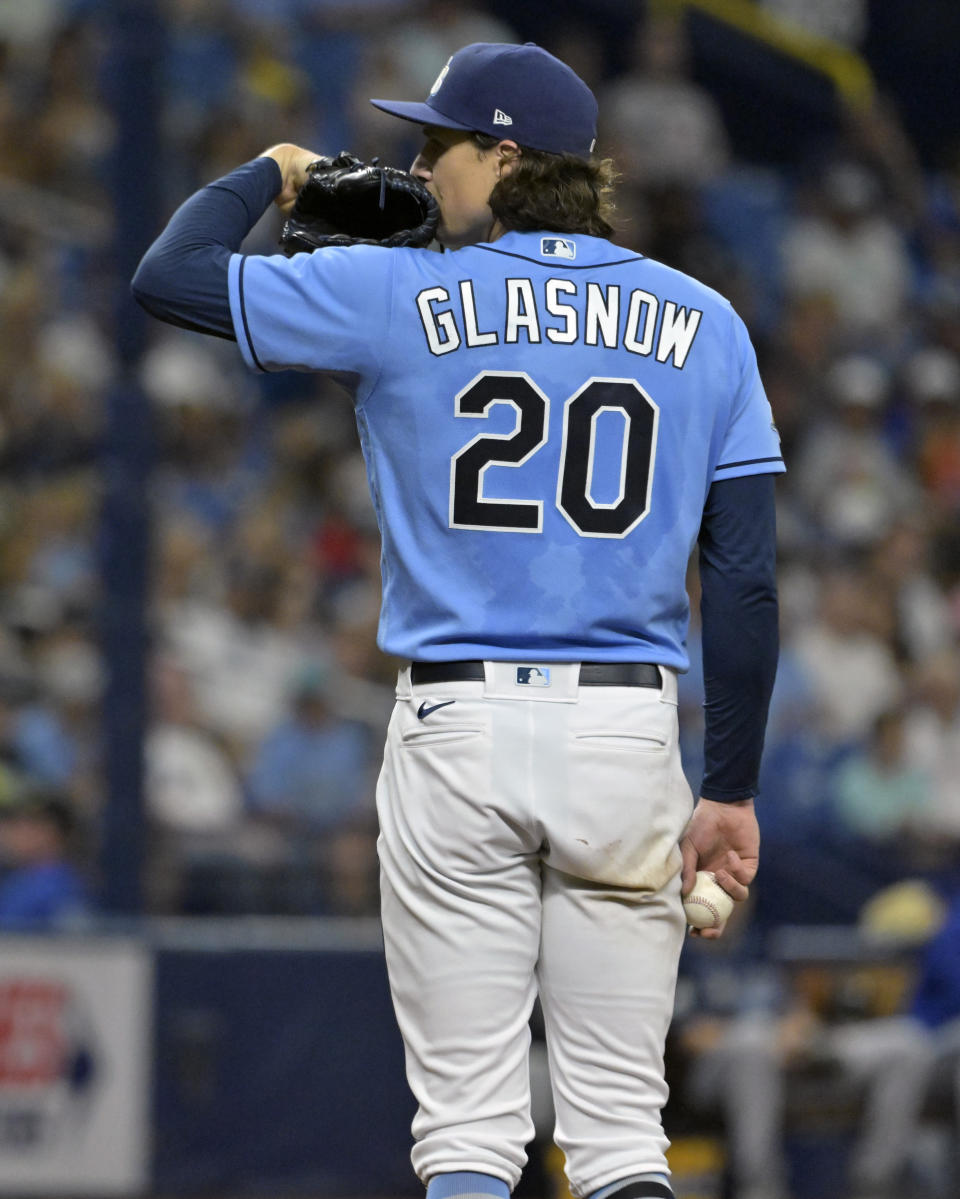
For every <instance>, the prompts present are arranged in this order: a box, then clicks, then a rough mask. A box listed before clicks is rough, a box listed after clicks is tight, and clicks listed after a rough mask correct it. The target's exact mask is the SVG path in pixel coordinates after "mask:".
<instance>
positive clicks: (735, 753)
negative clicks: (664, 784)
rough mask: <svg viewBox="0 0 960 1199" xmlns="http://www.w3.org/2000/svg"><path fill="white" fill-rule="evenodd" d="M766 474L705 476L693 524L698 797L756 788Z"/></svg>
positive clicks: (769, 483) (768, 587)
mask: <svg viewBox="0 0 960 1199" xmlns="http://www.w3.org/2000/svg"><path fill="white" fill-rule="evenodd" d="M774 477H775V476H774V475H750V476H747V477H745V478H736V479H723V480H720V481H718V482H716V483H714V484H713V486H712V487H711V488H710V493H709V495H708V496H707V503H706V505H705V507H704V513H703V523H702V525H701V528H700V538H699V545H700V585H701V589H702V594H701V601H700V611H701V615H702V618H703V674H704V690H705V695H706V698H705V704H704V708H705V713H706V730H705V734H704V763H705V766H704V776H703V785H702V787H701V788H700V794H701V795H702V796H703V797H704V798H705V799H714V800H720V801H721V802H726V803H732V802H733V801H735V800H739V799H751V798H753V797H754V796H756V794H757V778H758V775H759V773H760V756H761V754H762V752H763V738H764V733H765V731H766V724H767V711H768V708H769V706H770V694H771V692H772V691H773V682H774V677H775V676H776V672H777V656H778V653H779V630H778V619H777V584H776V515H775V506H774Z"/></svg>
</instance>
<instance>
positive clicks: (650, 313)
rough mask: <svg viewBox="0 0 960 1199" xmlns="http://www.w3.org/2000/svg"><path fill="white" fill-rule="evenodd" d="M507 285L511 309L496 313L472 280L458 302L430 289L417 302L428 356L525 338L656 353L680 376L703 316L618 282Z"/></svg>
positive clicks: (463, 286)
mask: <svg viewBox="0 0 960 1199" xmlns="http://www.w3.org/2000/svg"><path fill="white" fill-rule="evenodd" d="M505 282H506V296H505V303H504V305H503V307H502V309H501V310H500V311H499V312H496V313H494V312H479V313H478V311H477V302H476V296H475V293H474V284H473V280H472V279H462V280H461V281H460V284H459V295H458V297H457V298H456V299H453V298H452V297H451V294H450V291H449V290H448V289H447V288H445V287H440V286H436V287H426V288H424V289H423V291H421V292H420V293H419V295H418V296H417V301H416V302H417V309H418V311H419V313H420V323H421V324H422V326H423V331H424V334H425V335H426V338H427V345H428V346H429V348H430V353H431V354H434V355H436V356H437V357H439V356H441V355H443V354H450V353H452V352H453V351H454V350H458V349H460V347H461V346H465V347H466V348H467V349H475V348H478V347H480V346H492V345H499V344H501V343H502V344H504V345H510V344H516V343H518V342H520V341H521V339H522V340H523V341H524V342H526V343H527V344H530V345H536V344H539V343H540V342H542V341H543V340H544V339H546V340H547V341H549V342H552V343H553V344H554V345H573V344H575V343H578V344H580V345H587V346H603V347H605V348H606V349H610V350H615V349H618V348H620V347H621V346H622V347H623V349H625V350H627V351H629V352H630V353H632V354H639V355H641V356H642V357H649V356H650V355H651V354H654V353H655V354H656V361H657V362H662V363H667V362H670V363H671V365H673V366H675V367H676V368H677V369H678V370H682V369H683V366H684V363H685V362H686V360H687V356H688V354H689V353H690V350H691V348H692V347H693V343H694V339H695V338H696V335H697V330H698V329H699V327H700V318H701V317H702V316H703V313H702V312H701V311H700V310H699V309H698V308H687V307H683V306H682V305H680V304H677V303H675V302H674V301H673V300H661V299H659V298H658V297H657V296H655V295H653V293H652V292H649V291H644V290H643V288H639V287H635V288H631V289H630V290H626V289H624V288H621V287H620V285H619V284H616V283H614V284H610V285H609V286H606V287H604V286H602V285H601V284H599V283H590V282H587V283H586V284H585V286H582V285H581V284H578V283H577V282H575V281H574V280H573V279H563V278H560V279H546V280H545V281H544V282H543V284H542V287H541V288H540V289H539V290H538V288H537V287H535V286H534V282H533V280H532V279H524V278H519V279H507V280H505ZM571 301H580V303H579V305H578V306H575V305H574V303H571ZM581 309H582V311H581Z"/></svg>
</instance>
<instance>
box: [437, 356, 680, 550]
mask: <svg viewBox="0 0 960 1199" xmlns="http://www.w3.org/2000/svg"><path fill="white" fill-rule="evenodd" d="M503 403H507V404H512V405H513V408H514V409H515V411H516V413H517V421H516V425H515V426H514V429H513V432H512V433H508V434H506V435H504V434H483V433H479V434H477V436H476V437H474V438H473V440H472V441H469V442H468V443H467V444H466V445H465V446H464V447H463V449H462V450H460V451H459V452H458V453H457V454H454V456H453V458H452V459H451V462H450V527H451V528H454V529H498V530H504V531H507V530H509V531H511V532H514V533H539V532H540V531H541V529H542V528H543V501H542V500H520V499H514V500H507V499H496V500H494V499H486V498H485V497H484V494H483V476H484V472H485V471H486V469H487V467H489V466H522V465H523V464H524V463H525V462H527V461H528V460H529V459H530V458H531V457H532V456H533V455H534V454H535V453H536V452H537V450H539V449H540V448H541V447H542V446H544V445H545V444H546V441H547V430H548V428H549V423H550V422H549V415H550V400H549V398H548V397H547V396H546V395H544V393H543V392H542V391H541V390H540V388H539V387H537V385H536V384H535V383H534V382H533V380H532V379H531V378H530V376H529V375H527V374H524V373H523V372H519V371H517V372H514V371H484V372H483V373H482V374H480V375H478V376H477V377H476V378H475V379H474V380H473V381H472V382H471V383H470V384H469V385H468V386H467V387H465V388H464V390H463V391H461V392H460V394H459V395H458V396H457V399H456V414H457V416H473V417H479V416H487V414H488V412H489V409H490V407H491V405H493V404H503ZM604 412H617V413H620V414H621V415H622V417H623V430H624V431H623V441H622V444H621V448H620V481H619V482H620V486H619V491H618V494H617V497H616V499H614V500H612V501H609V502H605V503H600V502H598V501H596V500H594V499H593V497H592V495H591V489H592V483H593V467H594V453H595V450H596V441H597V418H598V416H599V415H600V414H601V413H604ZM659 419H660V409H659V408H658V407H657V405H656V404H655V403H654V402H653V400H651V399H650V397H649V396H648V395H647V393H646V392H645V391H644V390H643V388H642V387H641V386H640V384H639V383H637V382H636V381H635V380H633V379H590V380H589V381H588V382H587V383H585V384H584V385H583V387H581V388H580V389H579V390H578V391H576V392H574V394H573V395H572V396H570V398H569V399H568V400H567V401H566V405H565V407H564V411H563V445H562V447H561V452H560V472H559V477H558V479H557V494H556V505H557V507H558V508H559V509H560V511H561V513H562V514H563V515H564V517H566V519H567V521H569V523H570V524H571V525H572V526H573V528H574V529H576V531H577V532H578V533H579V534H580V535H581V536H582V537H626V535H627V534H628V533H629V532H630V531H631V530H632V529H634V528H635V527H636V526H637V525H638V524H639V523H640V521H641V520H643V518H644V517H645V516H646V515H647V513H648V512H649V510H650V489H651V486H652V484H653V461H654V455H655V453H656V446H657V428H658V425H659Z"/></svg>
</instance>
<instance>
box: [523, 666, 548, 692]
mask: <svg viewBox="0 0 960 1199" xmlns="http://www.w3.org/2000/svg"><path fill="white" fill-rule="evenodd" d="M517 686H518V687H549V686H550V667H549V666H518V667H517Z"/></svg>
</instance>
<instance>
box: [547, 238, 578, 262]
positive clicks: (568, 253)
mask: <svg viewBox="0 0 960 1199" xmlns="http://www.w3.org/2000/svg"><path fill="white" fill-rule="evenodd" d="M540 253H541V254H542V256H543V257H544V258H568V259H569V258H576V256H577V243H576V242H575V241H573V240H572V239H571V238H569V237H541V238H540Z"/></svg>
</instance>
